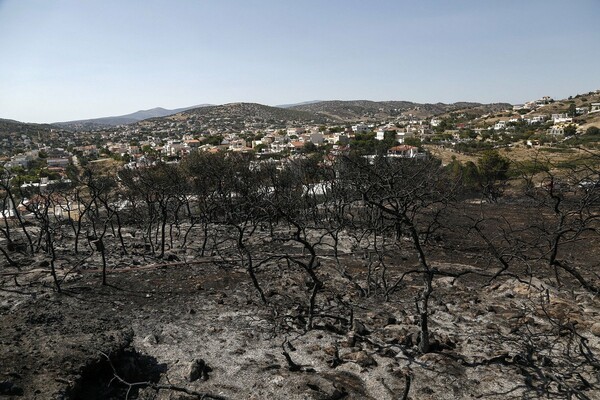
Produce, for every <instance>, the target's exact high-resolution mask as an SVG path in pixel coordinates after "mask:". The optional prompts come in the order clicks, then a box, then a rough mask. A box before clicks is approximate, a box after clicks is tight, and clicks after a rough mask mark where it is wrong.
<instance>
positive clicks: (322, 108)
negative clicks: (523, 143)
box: [290, 100, 512, 121]
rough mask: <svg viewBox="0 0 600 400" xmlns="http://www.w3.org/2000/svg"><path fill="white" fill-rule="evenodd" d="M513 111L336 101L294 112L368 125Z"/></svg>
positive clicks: (302, 106)
mask: <svg viewBox="0 0 600 400" xmlns="http://www.w3.org/2000/svg"><path fill="white" fill-rule="evenodd" d="M511 107H512V106H511V105H510V104H508V103H496V104H481V103H469V102H459V103H453V104H444V103H435V104H429V103H426V104H419V103H414V102H410V101H369V100H352V101H340V100H333V101H322V102H317V103H310V104H300V105H296V106H293V107H290V108H291V109H293V110H299V111H307V112H314V113H317V114H321V115H326V116H328V117H330V118H333V119H336V120H340V121H359V120H363V121H364V120H379V119H382V118H383V119H386V118H393V117H399V116H401V115H408V114H410V115H412V116H415V117H418V118H429V117H432V116H434V115H439V114H443V113H447V112H454V111H465V110H469V111H472V112H473V114H474V115H481V114H484V113H487V112H490V111H491V110H494V111H496V110H501V109H505V108H511Z"/></svg>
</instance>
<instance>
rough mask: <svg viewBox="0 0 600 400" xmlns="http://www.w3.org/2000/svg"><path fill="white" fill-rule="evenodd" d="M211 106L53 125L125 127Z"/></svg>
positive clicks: (153, 111) (151, 111)
mask: <svg viewBox="0 0 600 400" xmlns="http://www.w3.org/2000/svg"><path fill="white" fill-rule="evenodd" d="M210 105H211V104H199V105H195V106H190V107H182V108H176V109H172V110H169V109H165V108H162V107H155V108H151V109H149V110H139V111H136V112H134V113H131V114H125V115H118V116H113V117H101V118H91V119H83V120H76V121H66V122H55V123H53V125H57V126H60V127H63V128H67V129H89V128H94V127H96V126H98V127H100V126H115V125H126V124H133V123H135V122H138V121H141V120H144V119H148V118H157V117H166V116H169V115H173V114H177V113H179V112H182V111H185V110H189V109H192V108H200V107H206V106H210Z"/></svg>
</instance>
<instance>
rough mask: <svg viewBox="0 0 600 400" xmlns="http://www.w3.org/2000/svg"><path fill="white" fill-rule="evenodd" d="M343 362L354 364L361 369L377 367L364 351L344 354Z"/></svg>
mask: <svg viewBox="0 0 600 400" xmlns="http://www.w3.org/2000/svg"><path fill="white" fill-rule="evenodd" d="M344 361H352V362H355V363H356V364H358V365H360V366H361V367H363V368H366V367H370V366H376V365H377V361H375V359H374V358H373V357H371V356H370V355H369V354H367V352H366V351H364V350H361V351H356V352H354V353H350V354H346V356H345V357H344Z"/></svg>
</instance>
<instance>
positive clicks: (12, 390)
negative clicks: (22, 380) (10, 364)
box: [0, 381, 23, 396]
mask: <svg viewBox="0 0 600 400" xmlns="http://www.w3.org/2000/svg"><path fill="white" fill-rule="evenodd" d="M0 395H6V396H22V395H23V389H22V388H20V387H19V386H17V385H15V384H14V383H13V382H11V381H3V382H0Z"/></svg>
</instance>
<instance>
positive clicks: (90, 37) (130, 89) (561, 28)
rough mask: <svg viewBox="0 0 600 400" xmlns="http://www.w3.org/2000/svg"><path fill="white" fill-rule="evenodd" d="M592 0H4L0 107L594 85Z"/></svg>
mask: <svg viewBox="0 0 600 400" xmlns="http://www.w3.org/2000/svg"><path fill="white" fill-rule="evenodd" d="M598 21H600V0H573V1H569V2H567V1H563V0H560V1H555V0H526V1H517V0H502V1H501V0H497V1H496V0H485V1H483V0H452V1H450V0H420V1H419V0H414V1H403V0H369V1H367V0H362V1H358V0H320V1H316V0H305V1H303V0H296V1H292V0H210V1H209V0H102V1H96V0H0V118H10V119H16V120H20V121H27V122H56V121H64V120H74V119H83V118H94V117H100V116H108V115H119V114H126V113H130V112H134V111H137V110H139V109H147V108H152V107H157V106H161V107H165V108H176V107H185V106H190V105H195V104H202V103H213V104H223V103H229V102H237V101H248V102H257V103H262V104H269V105H277V104H284V103H295V102H301V101H307V100H315V99H320V100H330V99H331V100H333V99H340V100H353V99H368V100H408V101H417V102H438V101H441V102H454V101H478V102H500V101H502V102H510V103H520V102H524V101H526V100H533V99H536V98H539V97H541V96H544V95H550V96H553V97H555V98H563V97H567V96H569V95H575V94H578V93H584V92H587V91H590V90H596V89H600V72H599V71H600V29H599V28H598Z"/></svg>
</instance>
